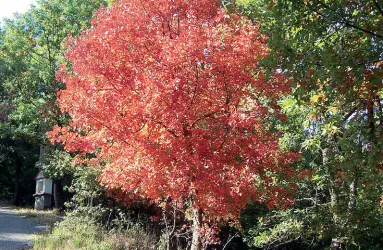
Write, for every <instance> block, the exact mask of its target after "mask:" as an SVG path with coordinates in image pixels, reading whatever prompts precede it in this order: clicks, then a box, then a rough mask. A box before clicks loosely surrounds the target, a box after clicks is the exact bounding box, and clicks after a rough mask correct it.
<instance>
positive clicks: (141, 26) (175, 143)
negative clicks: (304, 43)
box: [50, 0, 297, 249]
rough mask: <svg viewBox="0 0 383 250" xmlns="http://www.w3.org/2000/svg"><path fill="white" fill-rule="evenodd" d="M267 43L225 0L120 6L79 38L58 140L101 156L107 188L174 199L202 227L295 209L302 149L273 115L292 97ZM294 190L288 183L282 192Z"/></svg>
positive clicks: (72, 44)
mask: <svg viewBox="0 0 383 250" xmlns="http://www.w3.org/2000/svg"><path fill="white" fill-rule="evenodd" d="M264 40H265V38H264V37H263V36H262V35H261V34H260V33H259V31H258V29H257V27H256V26H254V25H253V24H252V23H251V22H250V21H249V20H247V19H246V18H244V17H242V16H239V15H236V14H229V13H227V12H226V11H225V10H223V9H222V8H220V4H219V2H218V1H211V0H209V1H202V2H201V1H182V0H178V1H168V0H162V1H140V0H129V1H128V0H123V1H118V2H117V3H116V4H114V5H112V7H111V8H109V9H105V8H104V9H101V10H100V11H99V13H98V15H97V17H96V19H95V20H94V22H93V25H92V28H91V29H89V30H87V31H86V32H84V33H83V35H82V36H81V37H80V38H79V39H72V40H71V41H69V51H68V53H67V57H68V59H69V62H70V64H69V65H67V66H63V67H62V68H61V70H60V72H59V79H60V80H62V81H63V82H64V83H65V85H66V88H65V90H62V91H60V92H59V99H58V100H59V104H60V106H61V110H62V111H63V112H68V113H69V114H70V116H71V118H72V119H71V123H70V126H68V127H56V128H55V129H54V131H52V132H51V133H50V136H51V138H52V142H62V143H64V144H65V149H66V150H68V151H82V152H84V154H86V156H89V155H93V156H94V158H93V159H91V160H89V161H88V162H87V163H89V164H91V165H93V166H94V167H95V168H100V169H101V170H102V172H103V174H102V177H101V182H102V183H103V184H104V185H105V186H106V187H108V188H110V189H113V188H118V189H122V190H123V191H125V192H126V193H127V195H131V196H132V197H134V196H143V197H145V198H150V199H151V200H152V201H155V202H163V201H172V202H173V203H174V204H176V205H178V206H179V207H180V208H184V206H185V204H186V205H187V207H188V209H187V210H186V212H187V213H188V214H189V215H190V219H191V220H192V221H193V228H194V232H193V242H192V248H193V249H199V244H200V240H199V232H198V231H199V230H200V228H201V227H202V223H203V222H208V221H214V220H215V221H217V220H220V219H223V220H229V219H234V220H236V219H238V217H239V213H240V210H241V209H242V208H243V207H245V206H246V204H247V202H248V201H249V199H251V200H255V201H260V202H265V203H267V204H268V206H269V207H270V208H271V207H273V206H288V205H291V204H292V203H293V200H292V196H291V191H292V190H294V184H292V183H289V182H288V181H287V182H285V183H283V182H284V181H285V180H289V179H290V178H291V177H292V175H294V173H295V172H294V170H293V168H291V167H290V163H291V162H293V161H294V160H295V159H296V157H297V154H294V153H289V152H283V151H281V150H280V149H279V148H278V135H279V134H278V133H273V132H272V131H270V130H268V122H267V119H266V118H267V117H269V116H275V117H279V112H278V107H277V106H276V105H275V100H276V99H278V98H279V97H280V96H282V95H284V94H285V93H286V92H288V91H289V87H288V84H287V82H286V81H285V79H284V78H283V76H282V75H281V74H275V73H274V72H275V71H273V73H271V74H270V75H269V77H268V78H267V77H266V76H265V74H264V73H263V71H262V70H261V68H260V66H259V61H260V60H261V59H263V58H264V57H265V56H266V55H267V53H268V52H267V48H266V46H265V44H264ZM283 184H284V185H285V186H282V185H283Z"/></svg>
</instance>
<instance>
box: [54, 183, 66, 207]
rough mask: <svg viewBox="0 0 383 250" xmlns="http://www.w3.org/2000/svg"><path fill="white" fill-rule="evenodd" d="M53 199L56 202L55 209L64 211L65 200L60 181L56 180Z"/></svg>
mask: <svg viewBox="0 0 383 250" xmlns="http://www.w3.org/2000/svg"><path fill="white" fill-rule="evenodd" d="M53 199H54V201H55V208H56V209H58V210H62V209H63V207H64V198H63V187H62V183H61V181H60V180H54V184H53Z"/></svg>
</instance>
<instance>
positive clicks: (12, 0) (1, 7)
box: [0, 0, 36, 19]
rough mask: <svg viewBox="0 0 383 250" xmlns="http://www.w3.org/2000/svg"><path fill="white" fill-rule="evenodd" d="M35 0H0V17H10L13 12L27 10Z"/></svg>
mask: <svg viewBox="0 0 383 250" xmlns="http://www.w3.org/2000/svg"><path fill="white" fill-rule="evenodd" d="M35 2H36V1H35V0H0V19H3V18H5V17H8V18H9V17H12V15H13V13H15V12H19V13H23V12H25V11H27V10H28V9H29V7H30V5H31V4H32V3H35Z"/></svg>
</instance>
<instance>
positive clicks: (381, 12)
mask: <svg viewBox="0 0 383 250" xmlns="http://www.w3.org/2000/svg"><path fill="white" fill-rule="evenodd" d="M373 2H374V4H375V6H376V8H377V9H378V10H379V12H380V14H381V15H382V16H383V9H382V7H380V5H379V4H378V2H377V1H376V0H373Z"/></svg>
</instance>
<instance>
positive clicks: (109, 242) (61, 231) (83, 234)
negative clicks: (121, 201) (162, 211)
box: [33, 217, 156, 250]
mask: <svg viewBox="0 0 383 250" xmlns="http://www.w3.org/2000/svg"><path fill="white" fill-rule="evenodd" d="M33 243H34V248H33V249H38V250H56V249H57V250H58V249H60V250H73V249H82V250H88V249H89V250H117V249H128V250H151V249H156V241H155V237H152V236H151V235H150V234H148V233H146V232H145V231H144V230H143V229H142V228H140V227H139V226H137V227H131V228H130V229H128V230H125V231H124V232H123V233H109V232H106V231H105V230H103V229H102V228H101V227H99V226H97V224H96V223H94V222H89V221H86V220H83V219H81V218H75V217H67V218H66V219H65V220H64V221H62V222H60V223H58V224H56V226H55V228H53V230H52V231H51V232H50V233H48V234H43V235H38V236H36V237H35V240H34V242H33Z"/></svg>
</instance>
